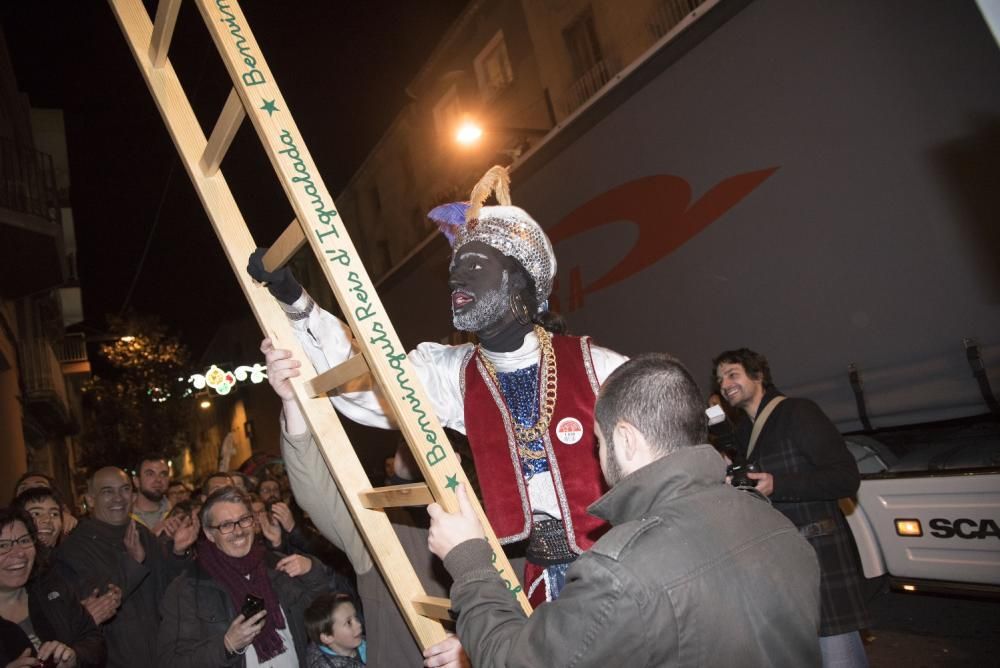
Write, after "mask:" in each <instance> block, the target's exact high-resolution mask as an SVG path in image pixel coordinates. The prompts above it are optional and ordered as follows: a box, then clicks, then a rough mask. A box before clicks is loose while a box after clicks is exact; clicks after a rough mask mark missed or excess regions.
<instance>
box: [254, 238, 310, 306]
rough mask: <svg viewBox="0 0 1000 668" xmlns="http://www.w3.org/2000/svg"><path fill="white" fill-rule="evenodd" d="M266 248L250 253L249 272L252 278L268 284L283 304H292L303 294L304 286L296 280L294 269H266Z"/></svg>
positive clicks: (272, 292)
mask: <svg viewBox="0 0 1000 668" xmlns="http://www.w3.org/2000/svg"><path fill="white" fill-rule="evenodd" d="M266 252H267V249H266V248H258V249H257V250H255V251H254V252H253V253H251V254H250V262H249V263H248V264H247V273H248V274H250V278H252V279H253V280H255V281H257V282H259V283H263V284H264V285H266V286H267V291H268V292H270V293H271V294H272V295H273V296H274V298H275V299H277V300H278V301H279V302H281V303H283V304H292V303H293V302H295V300H296V299H298V298H299V297H300V296H301V295H302V286H301V285H299V282H298V281H296V280H295V276H293V275H292V270H291V269H289V268H288V267H282V268H281V269H279V270H277V271H266V270H265V269H264V253H266Z"/></svg>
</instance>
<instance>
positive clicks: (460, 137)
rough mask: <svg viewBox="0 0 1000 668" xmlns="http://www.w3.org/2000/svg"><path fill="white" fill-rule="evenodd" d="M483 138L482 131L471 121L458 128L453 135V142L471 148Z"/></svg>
mask: <svg viewBox="0 0 1000 668" xmlns="http://www.w3.org/2000/svg"><path fill="white" fill-rule="evenodd" d="M482 136H483V129H482V128H481V127H479V126H478V125H477V124H475V123H473V122H472V121H465V122H464V123H462V124H461V125H460V126H459V127H458V132H456V133H455V141H457V142H458V143H459V144H462V145H463V146H471V145H472V144H475V143H476V142H478V141H479V140H480V139H481V138H482Z"/></svg>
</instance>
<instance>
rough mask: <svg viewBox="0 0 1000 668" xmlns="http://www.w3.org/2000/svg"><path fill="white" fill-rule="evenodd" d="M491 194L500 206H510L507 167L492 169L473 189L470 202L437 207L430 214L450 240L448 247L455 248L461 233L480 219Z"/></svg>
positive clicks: (497, 166) (496, 166)
mask: <svg viewBox="0 0 1000 668" xmlns="http://www.w3.org/2000/svg"><path fill="white" fill-rule="evenodd" d="M491 193H492V194H494V195H496V199H497V202H498V203H499V204H500V205H502V206H510V174H509V173H508V172H507V168H506V167H502V166H500V165H495V166H493V167H491V168H490V169H489V170H488V171H487V172H486V173H485V174H484V175H483V178H481V179H479V182H478V183H476V185H475V187H474V188H473V189H472V194H471V196H470V197H469V201H468V202H450V203H448V204H442V205H441V206H436V207H434V208H433V209H431V210H430V212H428V214H427V217H428V218H430V219H431V220H433V221H434V222H435V223H437V226H438V229H439V230H440V231H441V234H443V235H444V236H445V238H446V239H447V240H448V245H450V246H454V245H455V237H456V236H458V233H459V231H461V229H462V228H463V227H465V225H466V224H467V223H470V222H472V221H473V220H475V219H476V218H478V217H479V211H480V210H481V209H482V208H483V204H485V203H486V200H487V199H489V196H490V194H491Z"/></svg>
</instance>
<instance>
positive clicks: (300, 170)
mask: <svg viewBox="0 0 1000 668" xmlns="http://www.w3.org/2000/svg"><path fill="white" fill-rule="evenodd" d="M109 2H110V4H111V7H112V9H113V11H114V13H115V16H116V18H117V20H118V23H119V25H120V26H121V29H122V32H124V34H125V37H126V39H127V40H128V43H129V46H130V48H131V50H132V54H133V55H134V56H135V60H136V62H137V63H138V65H139V69H140V70H141V71H142V75H143V77H144V78H145V80H146V84H147V85H148V86H149V90H150V92H151V93H152V94H153V98H154V99H155V101H156V105H157V107H158V108H159V110H160V114H161V115H162V116H163V120H164V123H165V124H166V126H167V129H168V130H169V132H170V136H171V137H172V138H173V140H174V144H175V145H176V147H177V151H178V153H179V154H180V157H181V161H182V162H183V163H184V167H185V169H187V172H188V175H189V176H190V177H191V181H192V183H194V187H195V190H197V192H198V196H199V197H200V199H201V202H202V205H203V206H204V207H205V211H206V212H207V214H208V218H209V220H210V221H211V223H212V226H213V227H214V228H215V233H216V234H217V235H218V237H219V241H220V242H221V243H222V247H223V249H224V250H225V253H226V257H227V258H228V259H229V264H230V266H231V267H232V269H233V273H234V274H235V275H236V280H237V281H239V283H240V286H241V287H242V288H243V292H244V294H245V295H246V297H247V299H248V300H249V301H250V306H251V308H252V309H253V312H254V314H255V315H256V317H257V321H258V322H259V323H260V326H261V328H262V329H263V331H264V332H265V333H266V335H267V336H269V337H271V338H272V339H273V340H274V342H275V346H276V347H280V348H286V349H289V350H291V351H292V352H293V354H294V356H295V358H296V359H298V360H300V361H301V362H302V364H303V367H302V368H303V371H304V372H303V374H302V376H301V377H300V378H299V379H294V381H293V383H292V384H293V386H294V388H295V396H296V398H297V400H298V402H299V404H300V405H301V406H302V410H303V412H304V413H305V416H306V420H307V421H308V423H309V427H310V429H311V430H312V433H313V435H314V436H315V437H316V440H317V442H318V444H319V447H320V448H321V450H322V452H323V456H324V458H325V459H326V463H327V466H328V467H329V469H330V472H331V473H332V474H333V477H334V479H335V480H336V482H337V485H338V486H339V488H340V490H341V493H342V494H343V496H344V498H345V499H346V501H347V504H348V506H349V507H350V510H351V513H352V515H353V516H354V521H355V523H356V524H357V526H358V529H359V531H360V533H361V534H362V536H364V539H365V542H366V544H367V545H368V548H369V551H370V552H371V554H372V558H373V559H374V560H375V562H376V564H377V565H378V568H379V569H380V570H381V572H382V575H383V577H384V578H385V580H386V582H387V584H388V585H389V589H390V590H391V591H392V593H393V596H394V597H395V599H396V603H397V604H398V605H399V608H400V610H401V611H402V613H403V616H404V618H405V619H406V621H407V624H409V626H410V629H411V630H412V632H413V634H414V637H415V638H416V639H417V642H418V643H420V644H421V645H422V646H423V647H424V648H426V647H429V646H430V645H433V644H434V643H436V642H439V641H440V640H442V639H443V638H444V637H445V632H444V628H443V627H442V625H441V622H440V620H444V619H448V618H449V609H450V607H451V606H450V603H449V601H448V600H447V599H443V598H436V597H430V596H427V595H426V593H425V592H424V591H423V588H422V586H421V584H420V580H419V579H418V578H417V575H416V573H415V572H414V570H413V566H412V565H411V564H410V562H409V560H408V558H407V556H406V554H405V553H404V551H403V549H402V546H401V545H400V543H399V540H398V538H397V537H396V534H395V532H394V531H393V529H392V526H391V525H390V523H389V520H388V518H387V517H386V514H385V511H384V509H385V508H387V507H393V506H415V505H426V504H428V503H430V502H432V501H437V502H438V503H440V504H441V505H442V506H443V507H444V508H445V509H446V510H448V511H449V512H457V510H458V502H457V497H456V496H455V493H454V491H455V487H456V486H457V484H458V483H460V482H461V483H466V488H467V489H469V487H468V481H467V480H466V477H465V474H464V473H463V472H462V468H461V466H459V462H458V459H457V458H456V456H455V453H454V451H453V450H452V448H451V445H450V444H449V442H448V439H447V437H446V436H445V434H444V432H443V431H442V429H441V425H440V423H439V422H438V419H437V417H436V416H435V415H434V412H433V410H432V409H431V404H430V402H429V401H428V399H427V395H426V393H425V392H424V389H423V387H422V386H421V384H420V382H419V380H418V378H417V376H416V374H415V373H414V371H413V367H412V366H411V365H410V363H409V360H408V359H407V358H406V356H405V352H406V350H405V349H404V348H403V346H402V344H401V343H400V341H399V338H398V337H397V336H396V332H395V330H394V328H393V326H392V323H391V322H390V321H389V317H388V315H387V314H386V312H385V309H384V308H383V306H382V302H381V301H380V299H379V296H378V294H377V293H376V291H375V287H374V285H373V283H372V281H371V278H370V277H369V276H368V272H367V271H365V268H364V266H363V265H362V263H361V258H360V256H359V255H358V253H357V250H356V249H355V247H354V244H353V243H351V240H350V238H349V237H348V235H347V231H346V230H345V228H344V225H343V224H342V223H341V220H340V217H339V216H338V214H337V210H336V208H335V207H334V203H333V198H332V197H330V193H329V192H327V190H326V186H325V185H324V184H323V179H322V177H320V175H319V171H318V170H317V169H316V163H314V162H313V159H312V157H311V156H310V154H309V150H308V149H307V148H306V144H305V141H304V139H303V137H302V135H301V134H299V131H298V128H297V127H296V125H295V121H294V120H293V119H292V115H291V113H290V112H289V110H288V105H287V104H286V102H285V100H284V98H283V97H282V96H281V91H279V90H278V86H277V83H276V82H275V80H274V76H273V74H272V73H271V70H270V69H269V68H268V66H267V63H266V62H265V61H264V57H263V54H262V53H261V50H260V48H259V47H258V45H257V42H256V40H255V39H254V36H253V33H252V32H251V31H250V26H249V25H248V24H247V21H246V18H245V17H244V15H243V12H242V10H241V9H240V6H239V4H238V2H237V0H194V2H195V4H196V5H197V6H198V10H199V11H200V13H201V15H202V18H203V19H204V20H205V24H206V26H207V27H208V32H209V33H210V34H211V36H212V40H213V41H214V42H215V45H216V47H217V49H218V52H219V55H220V56H221V58H222V61H223V63H224V64H225V66H226V70H227V71H228V72H229V75H230V78H231V79H232V82H233V90H232V91H231V92H230V94H229V98H228V99H227V100H226V103H225V105H224V106H223V108H222V112H221V113H220V114H219V118H218V120H217V121H216V123H215V127H214V129H213V130H212V133H211V135H210V136H209V137H208V138H207V139H206V137H205V134H204V132H203V131H202V128H201V126H200V125H199V123H198V121H197V119H196V118H195V114H194V111H193V110H192V108H191V104H190V102H189V101H188V98H187V96H186V95H185V93H184V89H183V88H182V87H181V84H180V81H179V80H178V78H177V75H176V73H175V72H174V69H173V67H172V66H171V64H170V60H169V58H167V51H168V49H169V46H170V40H171V36H172V35H173V31H174V27H175V25H176V22H177V13H178V10H179V9H180V4H181V3H180V0H160V2H159V5H158V7H157V10H156V19H155V22H153V21H150V17H149V14H148V13H147V12H146V9H145V8H144V7H143V4H142V0H109ZM247 117H249V118H250V121H251V123H253V127H254V129H255V130H256V132H257V136H258V137H259V138H260V142H261V144H262V145H263V148H264V151H265V152H266V153H267V156H268V158H269V159H270V161H271V165H272V166H273V167H274V171H275V173H276V174H277V178H278V180H279V181H280V182H281V185H282V187H283V188H284V190H285V193H286V195H287V196H288V201H289V202H290V203H291V205H292V208H293V210H294V212H295V216H296V218H295V220H293V221H292V223H291V224H290V225H289V226H288V227H287V229H285V231H284V232H282V234H281V235H280V236H279V237H278V239H277V240H276V241H274V242H273V243H272V244H271V248H270V250H269V251H268V253H267V255H266V256H265V258H264V265H265V267H266V268H267V269H268V270H269V271H273V270H274V269H276V268H278V267H281V266H283V265H284V264H285V263H286V262H288V261H289V259H290V258H291V257H292V255H293V254H294V253H295V252H296V251H297V250H298V249H299V248H301V247H302V246H303V245H304V244H306V243H308V244H309V245H310V246H311V247H312V249H313V252H314V253H315V254H316V257H317V259H318V260H319V264H320V266H321V267H322V268H323V273H324V274H325V276H326V278H327V280H328V281H329V282H330V287H331V288H332V290H333V294H334V295H335V296H336V299H337V302H338V304H339V305H340V308H341V310H342V311H343V313H344V314H345V316H346V318H347V322H348V324H349V325H350V327H351V330H352V332H353V333H354V338H355V340H356V341H357V343H358V346H359V347H360V349H361V352H360V354H358V355H356V356H354V357H352V358H350V359H349V360H347V361H346V362H344V363H343V364H340V365H339V366H336V367H334V368H332V369H330V370H328V371H326V372H324V373H322V374H318V375H317V374H316V373H315V370H313V371H312V375H313V377H312V378H307V377H306V376H308V375H309V373H308V372H306V371H305V370H306V369H309V368H311V367H310V366H309V361H308V358H307V357H306V356H305V353H304V352H303V350H302V348H301V346H300V345H299V343H298V341H297V340H296V339H295V336H294V334H293V331H292V327H291V325H290V324H289V322H288V319H287V318H286V317H285V314H284V312H283V311H282V310H281V308H280V307H279V306H278V303H277V302H276V301H275V300H274V298H273V297H271V295H270V294H269V293H268V292H267V289H266V288H264V287H263V286H261V285H259V284H257V283H255V282H254V281H253V280H252V279H251V278H250V277H249V276H248V275H247V273H246V271H245V269H244V268H245V267H246V263H247V258H248V257H249V256H250V253H251V252H253V251H254V249H256V248H257V244H256V243H255V242H254V240H253V238H252V237H251V236H250V232H249V230H248V229H247V226H246V222H245V221H244V219H243V215H242V213H241V212H240V209H239V207H238V206H237V204H236V201H235V199H234V198H233V195H232V192H231V191H230V190H229V186H228V185H227V183H226V179H225V177H224V176H223V173H222V170H221V169H220V165H221V163H222V160H223V158H224V157H225V155H226V152H227V150H228V149H229V145H230V143H231V142H232V140H233V137H234V136H235V135H236V131H237V130H238V129H239V127H240V125H241V124H242V123H243V121H244V119H245V118H247ZM367 373H370V374H371V376H372V379H373V382H374V383H375V384H376V385H377V386H378V387H380V388H381V389H382V394H383V396H384V397H385V399H386V400H387V401H388V402H389V403H390V404H391V406H392V414H393V416H394V417H395V418H396V421H397V423H398V425H399V427H400V429H401V431H402V433H403V436H404V437H405V439H406V442H407V443H408V444H409V447H410V450H411V451H412V452H413V455H414V458H415V459H416V461H417V462H418V463H419V465H420V469H421V471H422V472H423V475H424V479H425V481H426V483H420V484H416V485H400V486H393V487H383V488H378V489H373V488H372V486H371V482H370V481H369V480H368V476H367V475H366V474H365V472H364V469H363V468H362V466H361V463H360V462H359V461H358V458H357V454H356V453H355V451H354V448H353V447H352V445H351V443H350V441H349V440H348V438H347V435H346V434H345V432H344V428H343V426H342V425H341V423H340V419H339V417H338V416H337V413H336V411H335V410H334V408H333V406H332V404H331V403H330V401H329V399H328V398H327V393H328V392H330V391H332V390H334V389H336V388H337V387H339V386H341V385H343V384H344V383H346V382H347V381H349V380H351V379H354V378H357V377H358V376H360V375H363V374H367ZM473 504H474V506H475V508H476V512H477V514H478V515H479V519H480V521H481V522H482V524H483V527H484V528H485V529H486V534H487V540H488V541H489V543H490V546H491V547H492V548H493V552H494V556H495V557H496V560H495V565H496V568H497V570H498V572H500V574H501V577H504V578H505V579H506V581H507V584H508V587H510V589H511V591H512V593H513V595H514V596H516V597H517V599H518V600H519V601H520V603H521V606H522V607H523V608H524V610H525V612H526V613H530V612H531V607H530V605H529V604H528V601H527V598H526V596H525V594H524V592H523V590H522V589H521V587H520V586H519V584H518V580H517V578H516V577H515V576H514V575H513V570H512V569H511V566H510V563H509V562H508V561H507V558H506V556H505V555H504V553H503V550H502V548H501V547H500V544H499V542H498V541H497V539H496V536H495V535H494V533H493V531H492V530H491V529H490V525H489V523H488V521H487V520H486V516H485V515H484V513H483V511H482V508H481V507H480V505H479V503H478V500H476V499H473Z"/></svg>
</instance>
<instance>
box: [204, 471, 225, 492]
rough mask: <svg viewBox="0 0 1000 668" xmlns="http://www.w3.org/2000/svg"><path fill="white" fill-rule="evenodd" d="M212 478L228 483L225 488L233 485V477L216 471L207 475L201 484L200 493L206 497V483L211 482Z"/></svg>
mask: <svg viewBox="0 0 1000 668" xmlns="http://www.w3.org/2000/svg"><path fill="white" fill-rule="evenodd" d="M212 478H225V479H226V480H228V481H229V484H228V485H226V486H227V487H231V486H232V485H233V476H232V474H231V473H229V472H228V471H216V472H214V473H209V474H208V475H207V476H206V477H205V479H204V480H203V481H202V483H201V493H202V494H203V495H205V496H208V483H209V482H211V480H212Z"/></svg>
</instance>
